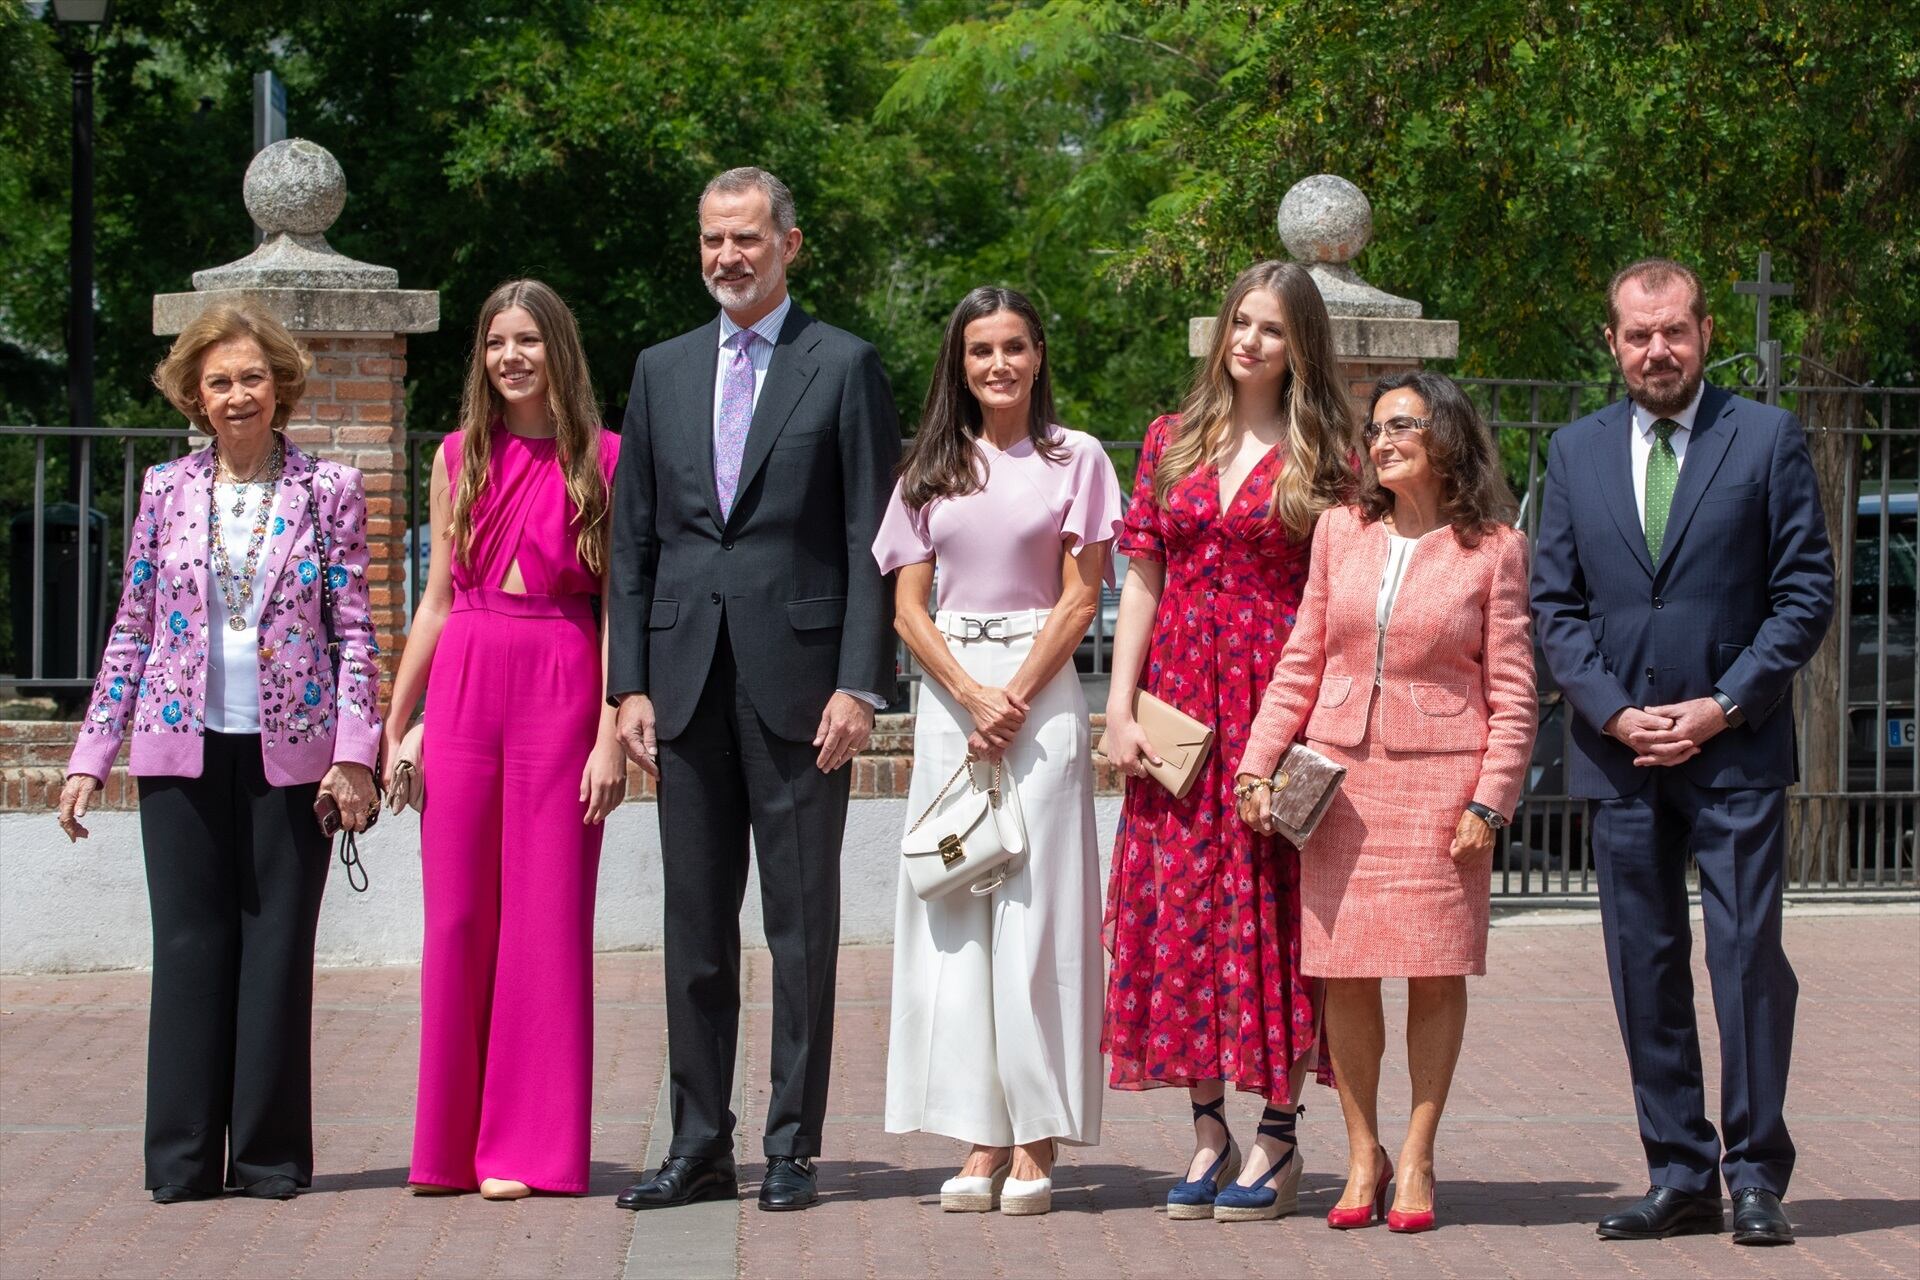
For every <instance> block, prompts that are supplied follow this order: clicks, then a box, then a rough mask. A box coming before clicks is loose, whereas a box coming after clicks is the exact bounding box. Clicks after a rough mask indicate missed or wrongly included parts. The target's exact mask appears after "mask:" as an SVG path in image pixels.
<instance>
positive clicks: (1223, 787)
mask: <svg viewBox="0 0 1920 1280" xmlns="http://www.w3.org/2000/svg"><path fill="white" fill-rule="evenodd" d="M1351 412H1352V411H1351V409H1350V408H1349V406H1348V403H1347V397H1346V394H1345V392H1344V391H1343V390H1342V388H1341V385H1340V382H1339V378H1338V370H1337V366H1336V365H1335V362H1334V356H1333V342H1332V337H1331V325H1330V323H1329V321H1328V319H1327V311H1326V306H1325V304H1324V303H1322V302H1321V300H1320V292H1319V290H1318V289H1317V288H1316V287H1315V285H1314V283H1313V279H1312V277H1311V276H1309V275H1308V274H1307V272H1306V271H1305V270H1304V269H1303V268H1301V267H1299V266H1296V265H1294V264H1292V263H1284V262H1262V263H1258V264H1256V265H1254V266H1252V267H1249V268H1247V270H1245V271H1243V272H1242V273H1241V274H1240V276H1239V278H1238V279H1236V280H1235V281H1234V282H1233V286H1232V287H1231V288H1230V289H1229V290H1228V291H1227V296H1226V300H1225V301H1224V302H1223V303H1222V305H1221V308H1220V315H1219V318H1218V320H1217V322H1216V323H1215V326H1214V332H1213V340H1212V343H1211V345H1210V347H1209V349H1208V352H1207V356H1206V358H1205V359H1204V360H1203V361H1202V362H1201V364H1200V366H1199V368H1198V370H1197V371H1196V373H1195V375H1194V382H1193V388H1192V390H1191V391H1190V392H1189V393H1188V395H1187V398H1186V402H1185V404H1184V405H1183V406H1182V408H1181V412H1180V413H1178V414H1169V415H1167V416H1164V417H1161V418H1158V419H1156V420H1155V421H1154V423H1153V425H1152V426H1150V427H1149V428H1148V429H1147V438H1146V443H1145V447H1144V448H1143V450H1142V453H1141V458H1140V469H1139V473H1138V475H1137V477H1136V479H1135V482H1134V490H1133V500H1132V504H1131V507H1130V509H1129V510H1128V512H1127V522H1126V528H1125V530H1124V531H1123V532H1122V534H1121V536H1120V540H1119V545H1118V550H1119V551H1120V552H1121V553H1122V554H1124V555H1126V556H1127V557H1128V558H1129V560H1130V565H1129V570H1128V573H1127V578H1126V585H1125V587H1124V589H1123V590H1122V592H1121V599H1120V618H1119V623H1118V625H1117V626H1116V628H1115V632H1114V652H1113V684H1112V691H1111V694H1110V696H1109V698H1108V702H1107V737H1106V744H1105V746H1106V754H1107V756H1108V758H1109V759H1111V760H1112V761H1113V762H1114V763H1115V764H1116V765H1117V766H1118V767H1119V768H1120V770H1121V771H1122V772H1124V773H1126V774H1128V775H1130V776H1129V777H1128V780H1127V794H1126V804H1125V807H1124V808H1123V810H1122V812H1121V819H1120V831H1119V838H1118V840H1117V842H1116V844H1115V848H1114V855H1113V871H1112V881H1111V883H1110V885H1109V888H1108V894H1107V909H1106V930H1107V932H1106V936H1107V939H1108V943H1109V946H1110V947H1111V950H1112V953H1113V965H1112V972H1111V975H1110V978H1109V982H1108V989H1107V1010H1106V1029H1105V1034H1104V1036H1103V1041H1104V1043H1103V1048H1105V1050H1106V1051H1107V1052H1108V1053H1109V1054H1110V1055H1111V1056H1112V1063H1113V1065H1112V1075H1111V1078H1110V1082H1109V1083H1110V1084H1111V1086H1112V1087H1113V1088H1115V1089H1148V1088H1156V1087H1163V1086H1180V1087H1184V1088H1185V1089H1187V1091H1188V1094H1189V1098H1190V1101H1191V1103H1192V1107H1193V1125H1194V1155H1193V1161H1192V1163H1191V1165H1190V1166H1189V1167H1188V1169H1187V1171H1186V1174H1185V1177H1184V1179H1183V1180H1182V1181H1181V1182H1179V1183H1178V1184H1177V1185H1175V1187H1174V1188H1173V1190H1172V1191H1171V1192H1169V1194H1168V1198H1167V1212H1168V1216H1169V1217H1173V1218H1215V1217H1218V1218H1221V1219H1224V1220H1229V1221H1232V1220H1240V1219H1249V1218H1272V1217H1278V1216H1279V1215H1280V1214H1282V1213H1287V1212H1291V1211H1292V1209H1293V1208H1294V1206H1295V1203H1296V1202H1297V1199H1298V1192H1299V1182H1300V1161H1299V1160H1298V1159H1296V1158H1295V1155H1294V1142H1293V1126H1294V1115H1295V1111H1296V1108H1297V1104H1298V1099H1299V1092H1300V1089H1301V1087H1302V1085H1303V1083H1304V1081H1305V1076H1306V1071H1307V1069H1308V1066H1309V1065H1310V1064H1311V1063H1313V1062H1314V1060H1315V1054H1314V1047H1315V1042H1316V1037H1317V1028H1318V1018H1317V1007H1316V992H1315V989H1314V986H1313V983H1312V982H1311V980H1310V979H1308V978H1306V977H1304V976H1302V974H1301V972H1300V943H1299V932H1300V930H1299V924H1300V890H1299V879H1300V877H1299V854H1298V853H1297V851H1296V850H1295V849H1294V848H1293V846H1292V845H1291V844H1289V843H1288V842H1287V841H1286V840H1285V839H1284V838H1281V837H1278V836H1262V835H1258V834H1256V833H1255V832H1253V831H1252V830H1251V829H1249V828H1248V827H1247V826H1246V825H1245V824H1243V823H1241V822H1239V821H1238V820H1237V819H1236V818H1235V816H1234V808H1235V806H1234V796H1233V786H1234V771H1235V766H1236V765H1237V764H1238V763H1239V760H1240V754H1241V752H1242V751H1244V750H1245V748H1246V745H1247V732H1248V728H1249V726H1250V725H1251V723H1252V721H1253V715H1254V712H1255V711H1256V710H1257V709H1258V708H1259V706H1260V697H1261V694H1263V693H1264V692H1265V691H1266V686H1267V680H1268V677H1269V676H1270V675H1271V674H1272V672H1273V669H1274V666H1275V664H1276V663H1277V661H1278V660H1279V656H1280V650H1281V647H1282V646H1283V645H1285V644H1286V641H1287V635H1288V633H1289V632H1291V631H1292V629H1293V621H1294V610H1295V609H1296V607H1297V606H1298V604H1299V601H1300V596H1301V592H1302V590H1303V589H1304V587H1305V585H1306V580H1307V559H1308V550H1309V547H1310V545H1311V538H1312V531H1313V525H1314V520H1315V519H1316V517H1318V516H1319V514H1320V513H1321V512H1322V511H1324V510H1325V509H1326V508H1328V507H1329V506H1332V505H1334V504H1336V503H1337V502H1339V501H1340V500H1341V499H1342V497H1343V496H1345V495H1347V494H1349V493H1350V492H1351V489H1352V485H1353V479H1354V457H1355V445H1354V443H1353V435H1354V433H1353V421H1352V418H1351V416H1350V415H1351ZM1136 689H1145V690H1146V691H1148V692H1150V693H1152V694H1153V695H1154V696H1155V697H1157V698H1160V699H1161V700H1162V701H1165V702H1168V703H1170V704H1172V705H1173V706H1175V707H1177V708H1178V709H1180V710H1181V711H1184V712H1186V713H1187V714H1188V715H1190V716H1193V717H1194V718H1196V719H1198V720H1201V721H1203V722H1205V723H1207V724H1209V725H1212V726H1213V728H1214V744H1213V747H1212V750H1211V751H1210V752H1209V753H1208V757H1207V760H1206V762H1205V765H1204V767H1203V768H1202V770H1201V773H1200V776H1199V778H1198V779H1197V780H1196V781H1195V782H1194V784H1193V787H1192V789H1191V790H1189V791H1188V792H1187V795H1186V797H1185V798H1184V799H1181V800H1176V799H1174V797H1173V796H1172V794H1171V793H1170V792H1168V791H1167V790H1166V789H1165V788H1163V787H1162V786H1161V785H1160V784H1159V783H1158V782H1155V781H1153V780H1152V779H1151V778H1150V777H1148V776H1147V772H1146V770H1147V762H1148V760H1149V759H1155V760H1156V762H1157V758H1155V757H1153V753H1152V748H1151V747H1150V746H1149V744H1148V742H1147V739H1146V735H1145V734H1144V733H1143V732H1142V731H1141V729H1140V726H1139V725H1138V724H1137V723H1136V722H1135V720H1134V716H1133V710H1132V708H1133V697H1134V691H1135V690H1136ZM1228 1084H1231V1085H1233V1086H1234V1087H1235V1088H1236V1089H1239V1090H1241V1091H1243V1092H1247V1093H1255V1094H1258V1095H1260V1096H1261V1097H1262V1098H1263V1099H1265V1101H1266V1103H1267V1106H1266V1109H1265V1111H1264V1112H1263V1114H1262V1116H1261V1123H1260V1126H1259V1138H1258V1141H1257V1142H1256V1143H1255V1144H1254V1145H1253V1147H1252V1148H1251V1149H1249V1150H1247V1151H1245V1153H1244V1155H1243V1153H1242V1150H1241V1148H1240V1147H1239V1145H1238V1144H1236V1143H1235V1142H1234V1141H1233V1138H1232V1136H1231V1134H1230V1132H1229V1130H1228V1126H1227V1117H1226V1114H1225V1093H1226V1086H1227V1085H1228ZM1236 1179H1237V1180H1236Z"/></svg>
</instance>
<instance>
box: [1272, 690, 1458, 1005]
mask: <svg viewBox="0 0 1920 1280" xmlns="http://www.w3.org/2000/svg"><path fill="white" fill-rule="evenodd" d="M1307 745H1308V746H1310V747H1312V748H1313V749H1314V750H1315V751H1318V752H1320V753H1321V754H1322V755H1324V756H1326V757H1327V758H1328V759H1330V760H1333V761H1334V762H1335V763H1337V764H1343V765H1345V766H1347V778H1346V781H1345V782H1344V783H1342V784H1341V788H1340V794H1339V795H1337V796H1336V797H1335V798H1334V801H1333V804H1332V805H1331V806H1330V807H1329V808H1328V809H1327V813H1326V816H1325V817H1323V818H1322V819H1321V820H1320V826H1319V829H1318V830H1316V831H1315V832H1314V833H1313V838H1312V839H1311V840H1309V841H1307V843H1306V846H1305V847H1304V848H1302V849H1301V850H1300V967H1301V969H1302V970H1304V971H1305V972H1306V973H1308V974H1310V975H1312V976H1313V977H1316V978H1434V977H1444V976H1449V975H1452V974H1479V973H1485V972H1486V971H1487V896H1488V890H1489V888H1490V880H1491V876H1492V860H1491V859H1490V858H1488V857H1479V858H1474V859H1472V860H1471V861H1469V862H1468V863H1466V864H1465V865H1459V864H1456V863H1455V862H1454V861H1453V858H1452V856H1451V854H1450V853H1449V852H1448V849H1449V846H1451V845H1452V843H1453V833H1454V829H1455V827H1456V826H1457V825H1458V824H1459V821H1460V815H1461V814H1462V813H1463V812H1465V811H1466V807H1467V802H1468V801H1469V800H1471V799H1473V791H1474V787H1475V785H1476V784H1477V783H1478V782H1479V780H1480V769H1481V764H1482V761H1483V755H1482V753H1481V752H1478V751H1461V752H1426V751H1388V750H1386V749H1385V748H1384V747H1382V746H1381V745H1380V703H1379V699H1377V698H1376V699H1375V700H1374V705H1373V710H1372V713H1371V714H1370V715H1369V717H1368V721H1367V736H1366V737H1365V738H1364V739H1362V740H1361V742H1360V745H1359V746H1357V747H1336V746H1332V745H1330V744H1328V743H1325V742H1317V741H1314V740H1313V739H1311V738H1309V739H1308V742H1307Z"/></svg>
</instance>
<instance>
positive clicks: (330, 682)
mask: <svg viewBox="0 0 1920 1280" xmlns="http://www.w3.org/2000/svg"><path fill="white" fill-rule="evenodd" d="M307 367H308V360H307V355H306V353H305V352H304V351H302V350H301V349H300V347H299V345H298V344H296V343H295V342H294V340H293V336H292V335H291V334H289V333H288V332H287V331H286V329H285V328H284V327H283V326H282V325H281V324H280V323H279V322H278V321H276V320H274V319H273V318H272V317H270V316H268V315H266V314H265V313H263V312H261V311H259V310H257V309H256V308H254V307H252V306H247V305H241V306H235V305H231V304H221V305H215V306H211V307H209V308H208V309H207V310H206V311H204V312H203V313H201V315H200V316H199V318H197V319H195V320H194V321H193V322H192V323H190V324H189V325H187V327H186V328H185V329H183V330H181V332H180V336H179V337H178V338H177V339H175V341H174V344H173V350H172V351H171V352H169V353H168V355H167V358H166V360H164V361H163V362H162V363H161V365H160V367H159V368H158V369H156V370H155V371H154V375H153V380H154V383H155V384H156V385H157V386H158V387H159V388H160V389H161V391H162V392H164V393H165V394H166V397H167V399H168V400H169V401H171V402H172V403H173V406H174V408H176V409H178V410H179V411H180V412H181V413H182V414H184V415H186V417H187V418H188V420H189V421H191V422H192V423H193V425H194V426H195V427H196V428H197V429H198V430H200V431H204V432H206V433H207V434H208V435H210V436H212V437H213V443H212V444H211V445H209V446H208V447H207V448H205V449H200V450H197V451H195V452H193V453H190V454H188V455H187V456H186V457H184V458H181V459H178V460H176V461H174V462H163V463H161V464H159V465H158V466H155V467H151V468H149V469H148V471H147V474H146V478H145V480H144V481H143V482H142V484H141V487H140V510H139V513H138V514H137V515H136V516H135V517H134V519H133V524H132V526H131V528H130V530H129V536H128V539H127V570H126V586H125V588H124V589H123V592H122V594H121V597H120V610H119V613H118V614H116V615H115V617H114V620H113V631H112V633H111V634H110V635H109V636H108V638H107V651H106V655H105V657H103V658H102V659H101V662H100V676H99V678H98V679H97V680H96V681H95V682H94V687H93V700H92V701H91V702H90V703H89V704H88V706H87V718H86V722H85V724H84V725H83V726H82V728H81V731H80V740H79V741H78V742H77V743H75V744H74V748H73V758H72V760H71V761H70V762H69V763H68V765H67V782H66V787H65V789H64V790H63V791H62V792H61V796H60V825H61V827H62V828H63V829H64V830H65V831H66V833H67V835H68V837H69V838H71V839H78V838H81V837H84V836H85V835H86V834H87V829H86V827H85V826H83V825H82V824H81V819H83V818H84V817H85V816H86V811H87V805H88V803H89V801H90V800H91V798H92V796H93V794H94V792H95V791H96V790H97V789H98V788H99V787H100V786H101V785H103V783H104V782H105V780H106V777H107V774H108V772H109V771H111V770H112V768H113V761H114V757H115V756H117V755H118V754H119V751H120V744H121V742H122V740H123V739H124V738H126V737H128V736H131V738H132V750H131V752H130V756H129V759H128V762H127V771H128V772H129V773H131V774H132V775H133V776H134V777H135V778H137V779H138V780H139V783H140V836H141V843H142V844H143V845H144V846H145V852H146V863H147V892H148V896H149V898H150V899H151V900H152V904H153V1016H152V1020H151V1025H150V1027H149V1031H148V1040H147V1124H146V1164H147V1183H146V1185H147V1187H148V1189H150V1190H151V1191H152V1192H153V1198H154V1199H155V1200H156V1201H158V1202H160V1203H162V1204H172V1203H176V1202H178V1201H183V1200H201V1199H206V1198H208V1197H210V1196H217V1195H219V1194H220V1193H221V1190H222V1188H224V1187H236V1188H238V1189H240V1190H241V1191H243V1192H244V1193H245V1194H247V1195H250V1196H257V1197H261V1198H266V1199H286V1198H287V1197H290V1196H293V1195H295V1194H297V1193H298V1191H299V1189H300V1188H302V1187H305V1186H307V1185H308V1184H309V1183H310V1182H311V1181H312V1178H313V1091H312V1075H313V1072H312V1046H311V1043H310V1041H311V1038H312V1036H311V1032H312V1024H313V942H314V931H315V929H316V928H317V926H318V924H319V920H320V898H321V894H322V893H323V892H324V891H325V889H326V884H327V853H328V850H327V844H328V841H327V838H326V837H325V836H324V835H323V834H322V833H321V830H320V825H319V823H318V822H317V821H316V819H315V817H314V804H315V801H316V799H318V798H321V797H323V796H324V797H329V798H331V800H332V801H333V803H334V804H335V805H336V806H337V807H338V809H339V812H340V820H341V823H342V825H343V826H345V827H346V829H347V830H349V831H361V830H364V829H365V827H366V826H367V823H368V821H369V816H370V815H371V814H372V812H373V806H374V790H373V771H372V765H373V762H374V759H375V757H376V755H377V753H378V751H379V745H380V713H379V709H378V704H377V701H376V699H377V697H378V692H379V688H380V672H379V670H378V668H376V667H375V666H374V640H373V626H372V623H371V621H370V619H369V616H368V610H367V543H366V532H365V531H366V510H367V504H366V497H365V495H364V493H363V492H362V489H361V481H360V473H359V472H358V471H355V470H354V469H353V468H352V467H343V466H341V465H340V464H338V463H336V462H324V461H321V460H320V459H318V458H315V457H311V456H309V455H307V454H304V453H302V452H301V451H300V450H299V449H298V448H296V447H295V446H294V445H293V444H292V443H290V442H289V441H288V440H287V438H286V425H287V419H288V417H289V416H291V414H292V413H293V409H294V406H295V404H297V403H298V402H299V400H300V396H301V394H302V392H303V391H304V390H305V389H306V384H307ZM329 606H331V607H330V608H329ZM129 730H130V731H131V732H130V733H129Z"/></svg>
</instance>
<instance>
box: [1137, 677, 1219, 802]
mask: <svg viewBox="0 0 1920 1280" xmlns="http://www.w3.org/2000/svg"><path fill="white" fill-rule="evenodd" d="M1133 718H1134V720H1135V721H1136V722H1137V723H1138V724H1139V725H1140V728H1141V731H1142V732H1144V733H1145V734H1146V735H1147V741H1148V742H1151V743H1152V744H1153V754H1155V755H1157V756H1159V757H1160V763H1159V764H1157V765H1156V764H1149V765H1147V773H1148V775H1149V776H1150V777H1151V778H1152V779H1153V780H1154V781H1155V782H1158V783H1159V784H1160V785H1161V786H1163V787H1165V788H1166V789H1167V790H1169V791H1171V792H1172V793H1173V798H1174V799H1176V800H1182V799H1185V798H1186V794H1187V792H1189V791H1191V790H1193V780H1194V779H1195V778H1198V777H1199V776H1200V766H1201V765H1202V764H1204V763H1206V759H1207V750H1208V749H1209V748H1210V747H1212V746H1213V729H1212V727H1211V726H1208V725H1204V724H1202V723H1200V722H1199V721H1198V720H1195V719H1194V718H1193V717H1192V716H1190V715H1188V714H1187V713H1186V712H1184V711H1179V710H1176V709H1174V708H1173V707H1171V706H1169V705H1168V704H1166V703H1164V702H1162V701H1161V700H1160V699H1158V698H1156V697H1154V696H1153V695H1152V694H1150V693H1148V692H1147V691H1146V690H1145V689H1136V690H1134V692H1133Z"/></svg>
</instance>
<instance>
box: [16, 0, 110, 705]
mask: <svg viewBox="0 0 1920 1280" xmlns="http://www.w3.org/2000/svg"><path fill="white" fill-rule="evenodd" d="M53 17H54V21H55V22H57V23H59V24H60V27H61V30H62V32H63V33H65V35H66V36H67V39H66V40H65V41H63V43H64V44H65V45H66V49H67V65H68V66H69V67H70V68H71V69H72V72H73V193H72V219H73V221H72V234H71V240H70V244H69V249H68V254H67V261H68V275H69V282H70V285H71V292H70V293H69V294H68V298H67V415H68V419H69V421H70V423H71V425H73V426H75V427H92V426H95V425H97V424H96V423H95V422H94V417H93V37H94V36H95V35H96V34H97V33H98V32H100V31H102V30H104V29H105V28H106V25H107V23H108V22H109V21H111V20H112V18H113V0H53ZM67 444H68V447H67V464H68V468H69V470H70V472H71V474H72V483H73V489H74V496H75V499H76V501H75V503H74V510H75V516H74V521H75V527H74V536H75V545H74V551H75V558H76V564H75V576H76V582H77V586H78V592H77V594H78V599H77V600H76V602H75V607H76V610H77V616H76V618H75V627H74V638H75V656H74V674H75V675H78V674H80V673H81V672H83V671H85V670H86V669H87V664H88V662H89V660H90V659H91V657H92V655H93V653H94V652H95V649H94V645H93V635H92V621H93V620H92V618H91V616H90V615H91V613H92V610H90V609H89V608H88V605H89V603H90V601H89V600H88V598H87V597H88V592H89V591H90V590H91V588H92V584H91V583H90V582H89V581H88V579H89V577H90V576H91V575H90V574H89V572H88V571H89V569H90V568H91V566H90V565H89V563H88V556H89V551H90V549H89V548H88V546H87V543H88V540H89V539H90V538H91V536H92V534H93V525H92V518H93V476H92V474H91V472H92V467H91V465H90V464H91V463H92V461H93V449H92V447H91V446H92V441H91V440H89V439H88V438H87V437H85V436H81V435H75V436H73V437H72V438H71V439H69V441H68V442H67ZM41 536H42V537H43V538H44V537H45V533H44V531H43V532H42V534H41ZM45 554H46V551H45V548H44V546H41V547H36V548H35V555H36V557H40V556H44V555H45ZM34 643H35V648H36V652H37V651H38V648H39V644H40V637H39V636H37V635H36V636H35V637H34Z"/></svg>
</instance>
